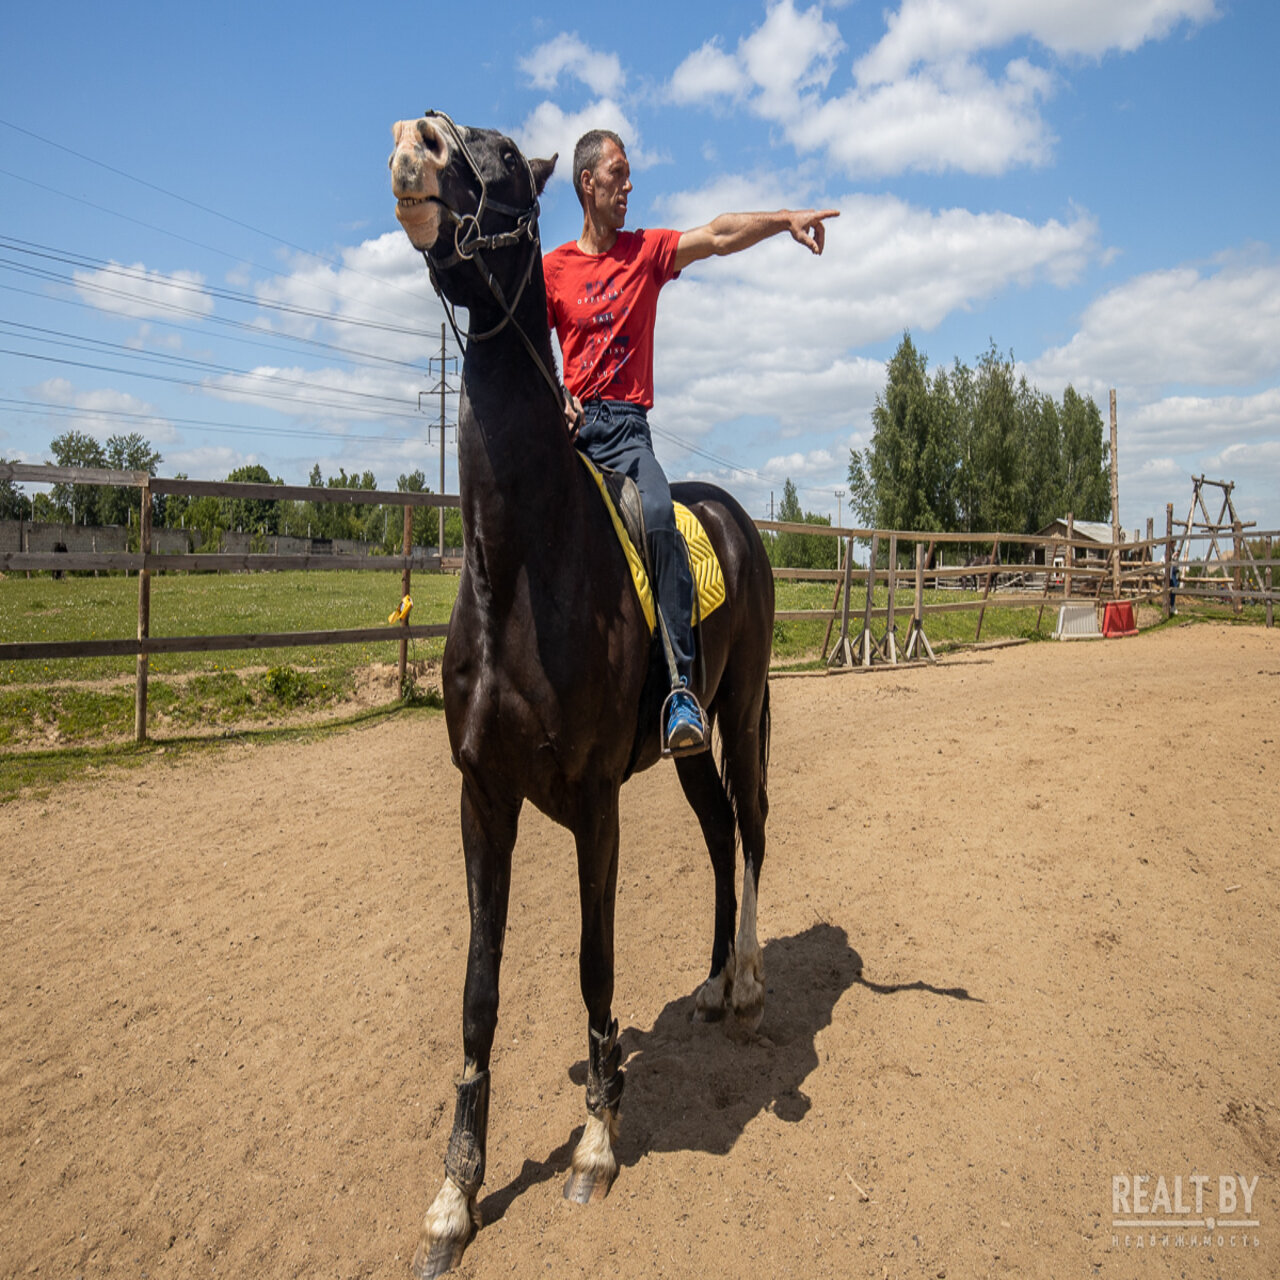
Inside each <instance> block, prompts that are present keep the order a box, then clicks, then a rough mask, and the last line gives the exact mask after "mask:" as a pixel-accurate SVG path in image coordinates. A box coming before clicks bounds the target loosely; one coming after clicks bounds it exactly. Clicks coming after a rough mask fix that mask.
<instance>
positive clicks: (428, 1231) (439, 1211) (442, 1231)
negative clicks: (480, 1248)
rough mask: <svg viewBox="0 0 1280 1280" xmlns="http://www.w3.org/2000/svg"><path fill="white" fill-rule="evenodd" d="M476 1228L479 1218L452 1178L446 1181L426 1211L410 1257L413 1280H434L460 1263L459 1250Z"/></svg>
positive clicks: (460, 1252) (470, 1237)
mask: <svg viewBox="0 0 1280 1280" xmlns="http://www.w3.org/2000/svg"><path fill="white" fill-rule="evenodd" d="M479 1226H480V1215H479V1212H478V1211H477V1210H476V1208H475V1206H474V1205H473V1204H472V1203H471V1201H470V1200H468V1198H467V1196H466V1195H465V1194H464V1193H463V1192H462V1191H461V1190H460V1189H459V1188H458V1186H457V1185H456V1184H455V1183H454V1181H453V1179H452V1178H446V1179H445V1180H444V1185H443V1186H442V1187H441V1188H440V1193H439V1195H437V1196H436V1198H435V1200H434V1201H433V1202H432V1205H431V1208H430V1209H428V1210H427V1217H426V1221H424V1222H423V1224H422V1234H421V1235H420V1236H419V1237H418V1248H417V1250H416V1252H415V1253H414V1255H413V1267H412V1271H413V1275H414V1277H415V1280H435V1277H436V1276H442V1275H444V1274H445V1273H446V1272H449V1271H452V1270H453V1269H454V1267H456V1266H457V1265H458V1263H459V1262H461V1261H462V1254H463V1250H465V1249H466V1247H467V1245H469V1244H470V1243H471V1240H472V1237H473V1236H474V1235H475V1233H476V1230H477V1229H478V1228H479Z"/></svg>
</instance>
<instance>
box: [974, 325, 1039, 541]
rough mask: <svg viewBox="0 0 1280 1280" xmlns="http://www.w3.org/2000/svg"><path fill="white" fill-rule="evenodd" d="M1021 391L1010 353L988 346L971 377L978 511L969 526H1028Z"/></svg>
mask: <svg viewBox="0 0 1280 1280" xmlns="http://www.w3.org/2000/svg"><path fill="white" fill-rule="evenodd" d="M1023 391H1024V386H1023V385H1020V384H1018V383H1015V382H1014V369H1013V354H1012V352H1011V353H1010V354H1009V356H1008V358H1007V359H1006V358H1005V357H1003V356H1001V355H1000V353H999V352H998V351H997V350H996V344H995V343H994V342H992V344H991V345H990V346H989V347H988V348H987V350H986V351H985V352H983V354H982V358H981V359H980V360H979V361H978V369H977V374H976V376H975V378H974V400H973V424H972V428H971V430H972V433H973V449H972V456H973V459H974V462H975V464H976V474H975V482H976V483H975V491H976V497H977V509H976V511H975V512H974V515H973V526H972V527H974V528H978V529H991V530H995V531H1001V532H1008V533H1022V532H1023V531H1024V530H1025V527H1026V517H1027V487H1026V480H1025V475H1024V469H1023V468H1024V461H1025V451H1024V448H1023V440H1024V432H1023V421H1022V417H1021V414H1020V413H1019V408H1020V405H1021V403H1022V399H1023Z"/></svg>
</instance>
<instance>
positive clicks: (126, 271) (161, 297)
mask: <svg viewBox="0 0 1280 1280" xmlns="http://www.w3.org/2000/svg"><path fill="white" fill-rule="evenodd" d="M74 279H75V282H76V290H77V292H78V293H79V294H80V296H81V297H82V298H83V299H84V300H85V301H86V302H87V303H89V304H90V305H91V306H94V307H97V308H98V309H99V310H100V311H109V312H112V313H113V314H115V315H121V316H131V317H133V318H135V319H165V320H171V319H173V317H174V315H175V313H177V312H182V313H185V314H188V315H194V316H208V315H212V314H213V298H212V296H211V295H210V294H209V293H208V291H207V290H206V289H205V287H204V277H203V276H201V275H200V274H199V273H198V272H195V271H174V272H172V273H171V274H169V275H166V274H165V273H164V272H161V271H149V270H148V269H147V267H146V266H145V265H144V264H143V263H141V262H135V263H134V264H133V265H132V266H124V265H123V264H121V263H119V262H116V261H114V260H113V261H111V262H110V263H108V264H107V266H105V267H102V268H101V269H99V270H97V271H76V272H75V273H74Z"/></svg>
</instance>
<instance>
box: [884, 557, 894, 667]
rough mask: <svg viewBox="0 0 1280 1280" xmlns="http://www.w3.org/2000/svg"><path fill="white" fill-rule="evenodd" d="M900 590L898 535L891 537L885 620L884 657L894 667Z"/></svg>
mask: <svg viewBox="0 0 1280 1280" xmlns="http://www.w3.org/2000/svg"><path fill="white" fill-rule="evenodd" d="M897 590H898V535H897V534H896V533H891V534H890V535H889V602H888V603H889V611H888V616H887V617H886V618H885V630H884V640H883V642H882V643H883V646H884V656H885V657H886V658H887V659H888V660H889V662H890V663H891V664H893V665H896V664H897V661H898V637H897V634H896V632H897V626H898V623H897V619H896V618H895V617H894V605H895V601H896V596H897Z"/></svg>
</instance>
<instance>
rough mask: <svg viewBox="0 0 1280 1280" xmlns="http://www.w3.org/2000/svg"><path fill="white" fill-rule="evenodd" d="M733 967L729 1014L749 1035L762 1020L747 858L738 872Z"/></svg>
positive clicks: (761, 957)
mask: <svg viewBox="0 0 1280 1280" xmlns="http://www.w3.org/2000/svg"><path fill="white" fill-rule="evenodd" d="M736 950H737V965H736V968H735V971H734V976H733V1012H734V1016H735V1017H736V1018H737V1019H738V1021H739V1022H742V1023H744V1024H745V1025H746V1026H748V1027H750V1028H751V1029H752V1030H753V1031H754V1030H755V1028H756V1027H758V1026H759V1025H760V1020H761V1019H762V1018H763V1017H764V954H763V953H762V952H761V950H760V942H759V940H758V939H757V938H756V882H755V876H754V875H753V874H752V871H751V860H750V858H748V859H746V860H745V863H744V866H743V871H742V912H741V914H740V915H739V917H738V945H737V948H736Z"/></svg>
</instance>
